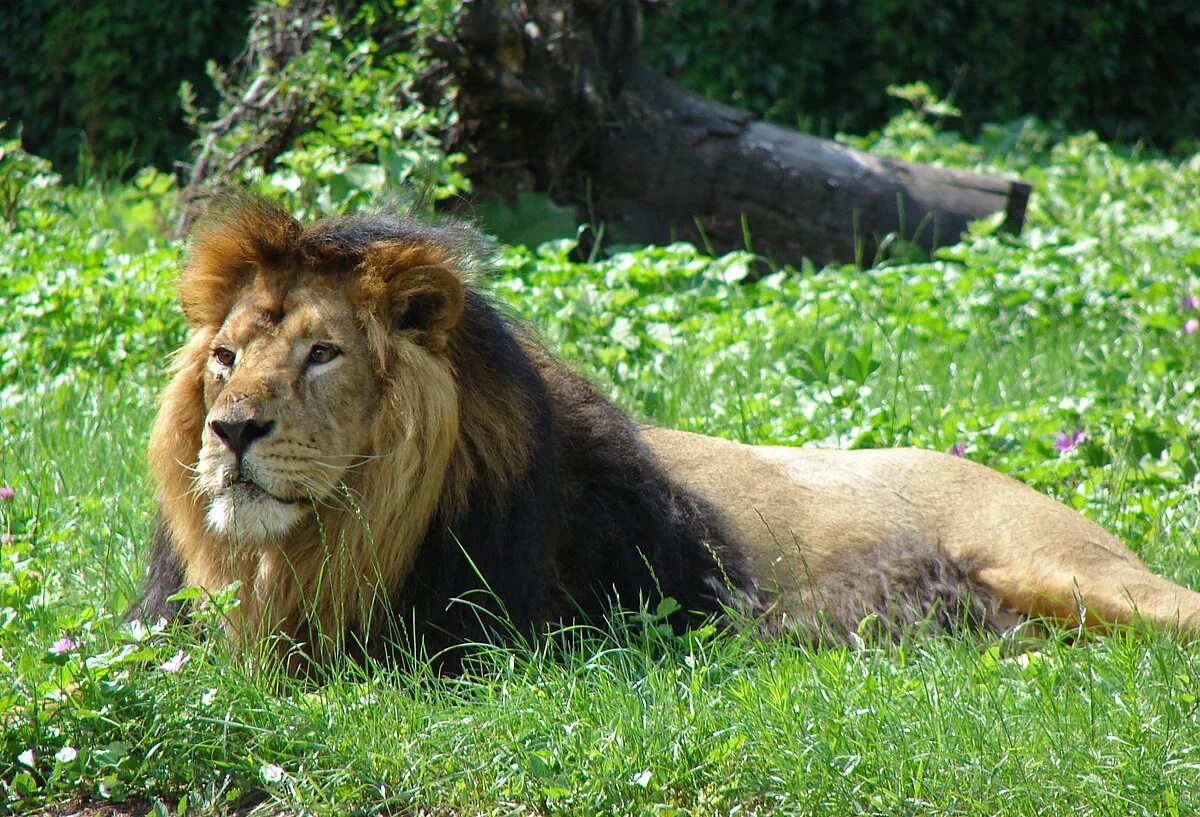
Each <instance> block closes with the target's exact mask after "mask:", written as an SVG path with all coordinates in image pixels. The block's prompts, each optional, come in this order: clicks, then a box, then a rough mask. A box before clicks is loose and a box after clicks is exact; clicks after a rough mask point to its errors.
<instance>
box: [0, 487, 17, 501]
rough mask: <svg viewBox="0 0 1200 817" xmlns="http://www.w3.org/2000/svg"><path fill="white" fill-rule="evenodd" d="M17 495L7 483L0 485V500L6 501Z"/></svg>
mask: <svg viewBox="0 0 1200 817" xmlns="http://www.w3.org/2000/svg"><path fill="white" fill-rule="evenodd" d="M16 495H17V492H16V491H14V490H13V489H12V488H9V487H8V486H7V485H0V501H4V502H7V501H8V500H10V499H12V498H13V497H14V496H16Z"/></svg>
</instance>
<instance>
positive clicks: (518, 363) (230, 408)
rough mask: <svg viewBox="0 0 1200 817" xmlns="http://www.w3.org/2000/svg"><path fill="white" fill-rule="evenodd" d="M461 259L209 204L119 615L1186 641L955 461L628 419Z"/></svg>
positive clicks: (1161, 587) (1092, 544)
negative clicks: (1163, 634) (134, 569)
mask: <svg viewBox="0 0 1200 817" xmlns="http://www.w3.org/2000/svg"><path fill="white" fill-rule="evenodd" d="M485 249H486V246H485V245H484V244H481V241H480V239H479V238H478V237H477V235H476V234H475V233H474V232H473V231H472V230H471V229H469V228H467V227H465V226H462V225H458V224H454V223H442V224H429V223H422V222H420V221H415V220H412V219H408V218H405V217H400V216H393V215H372V216H356V217H341V218H333V219H327V220H323V221H318V222H316V223H313V224H311V225H309V226H302V225H301V224H300V223H299V222H297V221H296V220H294V219H293V218H292V217H291V216H290V215H288V214H287V213H286V212H284V211H283V210H282V209H281V208H280V207H279V206H278V205H276V204H274V203H272V202H270V201H269V200H266V199H263V198H258V197H254V196H251V195H249V194H246V193H235V194H226V195H224V196H223V197H219V198H218V199H217V200H216V201H215V202H214V203H213V204H212V205H211V206H210V207H209V208H208V212H207V214H206V215H205V216H204V217H203V218H202V219H201V220H200V222H199V223H198V226H197V227H196V228H195V231H194V233H193V237H192V241H191V246H190V251H189V254H188V260H187V262H186V265H185V267H184V269H183V271H182V274H181V277H180V281H179V302H180V305H181V307H182V310H183V314H184V315H185V317H186V319H187V322H188V324H189V327H190V336H189V339H188V340H187V342H186V343H185V345H184V346H183V347H182V349H180V350H179V352H178V354H177V356H176V357H175V359H174V364H173V371H172V375H171V379H170V382H169V384H168V385H167V386H166V388H165V391H164V392H163V395H162V399H161V404H160V407H159V410H158V414H157V416H156V418H155V420H154V423H153V426H152V429H151V432H150V445H149V464H150V470H151V473H152V475H153V478H154V480H155V482H156V485H157V494H156V498H157V504H158V517H157V522H156V525H155V534H154V538H153V544H152V547H151V552H150V558H149V567H148V571H147V576H146V580H145V583H144V586H143V588H142V590H141V593H140V595H139V597H138V599H137V600H136V601H135V602H134V605H133V607H132V608H131V613H132V614H133V615H136V616H140V617H142V618H146V619H159V618H164V617H165V618H169V619H173V618H176V617H180V616H186V615H187V610H185V609H181V608H180V606H179V603H177V602H175V601H173V600H172V596H173V595H174V594H175V593H176V592H177V591H178V590H180V589H181V588H183V587H185V586H198V587H200V588H202V589H203V590H205V591H208V592H210V593H217V592H218V591H221V590H222V589H224V588H227V587H229V586H230V585H233V583H235V582H237V583H238V584H237V585H236V586H237V590H236V591H235V592H236V598H237V601H238V604H237V605H236V606H235V607H233V609H231V610H230V611H229V612H228V613H227V616H228V620H227V622H226V623H227V629H228V631H229V633H230V634H231V635H232V637H233V638H234V639H235V640H236V641H238V642H242V643H261V642H262V640H263V639H267V638H275V639H277V641H278V643H282V644H285V645H287V647H288V649H289V650H292V651H299V652H300V653H302V654H304V655H306V656H309V657H311V658H313V660H315V661H317V662H324V661H326V660H328V659H329V657H330V656H332V655H334V654H345V653H347V652H348V653H351V654H353V655H356V656H363V657H366V656H373V657H379V658H387V657H394V656H395V655H396V654H397V652H398V651H406V650H412V649H414V648H416V649H420V650H424V651H426V652H425V653H424V654H427V655H430V656H436V657H437V658H436V660H437V661H438V662H439V666H443V667H450V668H453V667H454V665H455V664H454V662H455V661H456V660H458V659H456V658H455V657H454V656H459V655H461V652H462V651H461V650H459V649H456V648H457V647H460V646H462V645H471V644H478V643H481V642H489V641H495V640H497V639H509V638H514V637H525V636H538V635H539V634H543V633H545V632H547V631H548V630H549V629H551V628H554V627H557V626H559V625H561V624H563V623H567V622H580V621H582V622H599V621H602V620H603V619H604V617H605V616H608V615H610V614H611V613H612V611H613V610H614V609H618V610H619V609H639V608H641V607H643V606H645V605H650V606H651V607H652V608H654V606H655V605H656V604H658V603H659V602H661V601H662V600H664V599H667V598H670V599H674V601H675V604H674V605H668V606H667V607H666V608H659V609H666V610H673V611H674V612H671V613H670V615H669V622H670V624H671V625H672V626H673V627H675V628H677V629H681V630H682V629H684V628H687V627H691V626H694V625H696V624H697V623H700V622H704V621H710V620H713V619H714V618H718V617H719V618H721V620H723V621H733V620H739V621H752V622H755V626H759V627H761V628H762V629H763V630H764V631H766V632H777V633H794V634H797V635H799V636H802V637H804V638H815V639H817V640H820V641H826V640H833V641H837V640H845V639H848V638H852V637H855V636H856V635H857V634H859V633H860V631H862V628H863V626H864V622H868V623H869V622H874V625H873V626H874V628H875V630H876V631H878V632H880V633H881V634H882V635H883V637H885V638H899V637H901V636H902V635H903V633H904V632H906V631H907V630H908V629H910V628H912V627H914V626H922V627H927V626H928V627H932V628H934V629H937V630H955V629H957V628H959V627H962V626H966V627H974V628H979V629H982V630H984V631H996V632H999V631H1003V630H1005V629H1007V628H1008V627H1010V626H1012V625H1013V624H1014V623H1016V622H1019V621H1021V620H1023V619H1028V618H1038V619H1050V620H1053V621H1056V622H1061V623H1063V624H1067V625H1077V626H1089V627H1104V626H1111V625H1119V624H1125V623H1129V622H1132V621H1135V620H1143V621H1145V622H1148V623H1151V624H1153V625H1158V626H1162V627H1168V628H1172V629H1174V630H1178V631H1183V632H1194V631H1196V630H1197V629H1200V594H1197V593H1195V592H1193V591H1191V590H1188V589H1185V588H1183V587H1181V586H1179V585H1176V584H1174V583H1172V582H1170V581H1168V580H1167V579H1165V578H1162V577H1160V576H1157V575H1155V574H1154V573H1152V572H1151V571H1150V570H1149V569H1148V568H1147V567H1146V566H1145V565H1144V564H1143V563H1142V562H1141V561H1140V560H1139V559H1138V558H1137V556H1136V555H1134V553H1133V552H1132V551H1130V550H1129V549H1128V548H1126V547H1125V546H1124V545H1123V544H1122V543H1121V542H1120V541H1118V539H1117V538H1116V537H1115V536H1113V535H1112V534H1110V533H1108V532H1107V531H1106V530H1104V529H1103V528H1101V527H1100V526H1099V525H1097V524H1095V523H1093V522H1091V521H1089V520H1087V519H1086V518H1084V517H1083V516H1082V515H1080V514H1078V513H1076V512H1075V511H1073V510H1070V509H1068V508H1067V507H1065V506H1064V505H1061V504H1059V503H1058V502H1055V501H1053V500H1051V499H1049V498H1048V497H1046V496H1043V495H1041V494H1039V493H1037V492H1036V491H1034V490H1032V489H1030V488H1028V487H1026V486H1024V485H1022V484H1020V483H1018V482H1017V481H1015V480H1013V479H1010V478H1008V477H1006V476H1004V475H1002V474H1000V473H998V472H996V471H993V470H991V469H989V468H986V467H984V466H982V465H978V464H976V463H974V462H971V461H969V460H965V459H961V458H956V457H952V456H949V455H944V454H939V453H934V452H931V451H923V450H917V449H904V448H901V449H885V450H859V451H833V450H822V449H814V448H789V447H781V446H750V445H743V444H739V443H734V442H730V441H726V440H721V439H716V438H711V437H705V436H702V435H698V434H691V433H685V432H682V431H673V430H669V429H662V428H653V427H644V426H641V425H639V424H637V423H635V422H634V421H633V420H631V419H630V418H629V417H628V416H627V415H626V414H625V413H624V412H622V411H621V410H620V409H619V408H617V407H616V406H615V405H614V404H613V403H612V402H610V401H609V400H607V399H605V398H604V397H603V396H602V395H601V394H600V393H599V392H598V391H597V390H596V388H595V387H593V385H592V384H590V383H589V382H588V381H587V380H586V379H584V378H583V377H581V376H579V375H577V374H576V373H574V372H573V371H571V370H570V369H569V368H568V367H567V366H566V365H564V364H563V363H561V362H560V361H559V360H558V359H556V358H555V357H554V356H553V355H552V354H550V353H549V351H547V349H546V348H545V347H544V346H543V345H542V344H541V343H540V342H539V341H538V340H537V339H536V338H535V336H534V335H533V333H532V332H530V331H529V330H527V329H526V328H524V327H523V326H522V325H520V324H519V323H518V322H517V321H515V320H513V319H511V318H510V317H508V316H507V315H506V314H505V313H504V311H503V310H502V309H500V308H499V307H498V306H497V305H496V304H495V303H493V302H492V301H491V300H490V299H489V298H488V297H487V296H486V295H485V294H484V293H483V291H482V290H481V287H480V285H479V283H478V281H479V277H480V275H481V274H482V272H483V270H484V262H483V260H482V259H483V258H484V257H485V255H486V253H485ZM406 654H411V653H406Z"/></svg>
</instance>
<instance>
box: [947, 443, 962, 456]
mask: <svg viewBox="0 0 1200 817" xmlns="http://www.w3.org/2000/svg"><path fill="white" fill-rule="evenodd" d="M946 453H947V454H949V455H950V456H952V457H965V456H966V455H967V444H966V443H955V444H954V445H952V446H950V447H949V448H947V449H946Z"/></svg>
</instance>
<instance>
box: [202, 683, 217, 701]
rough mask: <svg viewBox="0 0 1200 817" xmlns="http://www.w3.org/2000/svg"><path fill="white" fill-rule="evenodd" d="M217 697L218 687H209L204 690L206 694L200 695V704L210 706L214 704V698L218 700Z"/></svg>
mask: <svg viewBox="0 0 1200 817" xmlns="http://www.w3.org/2000/svg"><path fill="white" fill-rule="evenodd" d="M216 697H217V688H216V687H211V688H209V689H206V690H204V694H203V695H201V696H200V705H201V706H209V705H211V704H212V702H213V701H214V700H216Z"/></svg>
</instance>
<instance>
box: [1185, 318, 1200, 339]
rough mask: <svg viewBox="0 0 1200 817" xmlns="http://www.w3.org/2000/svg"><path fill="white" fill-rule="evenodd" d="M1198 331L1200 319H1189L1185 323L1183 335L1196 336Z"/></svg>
mask: <svg viewBox="0 0 1200 817" xmlns="http://www.w3.org/2000/svg"><path fill="white" fill-rule="evenodd" d="M1197 329H1200V319H1197V318H1188V319H1187V320H1186V321H1184V322H1183V334H1185V335H1194V334H1196V330H1197Z"/></svg>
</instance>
